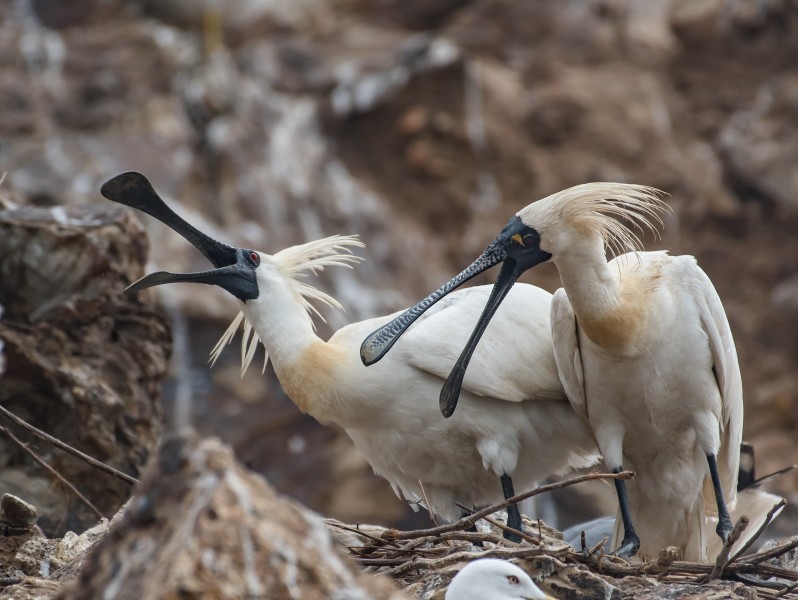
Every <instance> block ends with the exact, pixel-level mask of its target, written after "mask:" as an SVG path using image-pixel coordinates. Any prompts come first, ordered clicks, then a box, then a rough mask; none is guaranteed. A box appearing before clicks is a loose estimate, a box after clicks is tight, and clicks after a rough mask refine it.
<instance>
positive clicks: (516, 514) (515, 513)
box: [501, 473, 524, 542]
mask: <svg viewBox="0 0 798 600" xmlns="http://www.w3.org/2000/svg"><path fill="white" fill-rule="evenodd" d="M501 481H502V492H504V499H505V500H507V499H508V498H512V497H513V496H515V491H513V480H512V479H510V476H509V475H508V474H507V473H505V474H504V475H502V476H501ZM507 527H510V528H511V529H515V530H516V531H523V530H524V525H523V523H522V522H521V511H520V510H518V505H517V504H511V505H510V506H508V507H507ZM504 539H506V540H510V541H511V542H520V541H521V536H520V535H518V534H516V533H510V532H509V531H505V532H504Z"/></svg>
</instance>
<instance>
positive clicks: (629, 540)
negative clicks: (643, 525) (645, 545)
mask: <svg viewBox="0 0 798 600" xmlns="http://www.w3.org/2000/svg"><path fill="white" fill-rule="evenodd" d="M639 549H640V538H639V537H637V536H634V537H632V536H629V537H624V538H623V541H622V542H621V545H620V546H619V547H618V549H617V550H616V551H615V552H614V553H613V554H615V556H620V557H621V558H631V557H632V556H634V555H635V554H637V551H638V550H639Z"/></svg>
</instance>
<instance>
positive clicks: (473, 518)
mask: <svg viewBox="0 0 798 600" xmlns="http://www.w3.org/2000/svg"><path fill="white" fill-rule="evenodd" d="M633 477H634V472H632V471H621V472H620V473H588V474H587V475H580V476H579V477H572V478H571V479H566V480H564V481H560V482H558V483H550V484H548V485H542V486H540V487H538V488H535V489H534V490H530V491H528V492H524V493H523V494H517V495H515V496H513V497H512V498H508V499H507V500H504V501H502V502H499V503H498V504H494V505H493V506H489V507H487V508H483V509H482V510H478V511H477V512H475V513H472V514H470V515H468V516H467V517H463V518H462V519H460V520H459V521H455V522H453V523H447V524H446V525H440V526H438V527H432V528H430V529H417V530H414V531H398V530H396V529H388V530H386V531H385V532H384V533H383V534H382V537H383V538H385V539H392V540H408V539H412V538H417V537H423V536H430V535H438V534H439V533H444V532H447V531H454V530H455V529H467V528H468V527H471V526H472V525H473V524H474V523H476V522H477V521H478V520H479V519H481V518H482V517H485V516H487V515H491V514H493V513H495V512H496V511H497V510H501V509H503V508H507V507H508V506H509V505H511V504H517V503H518V502H521V501H522V500H526V499H527V498H531V497H532V496H537V495H538V494H543V493H545V492H550V491H552V490H560V489H562V488H565V487H568V486H571V485H575V484H577V483H582V482H583V481H592V480H594V479H632V478H633Z"/></svg>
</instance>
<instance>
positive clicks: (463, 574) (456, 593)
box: [444, 558, 547, 600]
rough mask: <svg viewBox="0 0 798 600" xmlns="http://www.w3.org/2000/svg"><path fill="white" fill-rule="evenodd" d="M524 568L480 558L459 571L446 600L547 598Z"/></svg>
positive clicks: (542, 599) (506, 562) (497, 560)
mask: <svg viewBox="0 0 798 600" xmlns="http://www.w3.org/2000/svg"><path fill="white" fill-rule="evenodd" d="M546 598H547V596H546V594H544V593H543V592H542V591H541V590H540V588H539V587H538V586H536V585H535V582H534V581H532V578H531V577H530V576H529V575H527V573H526V572H525V571H524V570H523V569H522V568H521V567H518V566H516V565H514V564H513V563H511V562H508V561H506V560H500V559H498V558H480V559H479V560H475V561H473V562H470V563H468V564H467V565H466V566H465V567H463V568H462V570H461V571H460V572H459V573H458V574H457V575H455V577H454V579H452V582H451V583H450V584H449V587H448V589H447V590H446V595H445V596H444V600H546Z"/></svg>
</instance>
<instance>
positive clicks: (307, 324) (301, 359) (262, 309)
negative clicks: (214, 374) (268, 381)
mask: <svg viewBox="0 0 798 600" xmlns="http://www.w3.org/2000/svg"><path fill="white" fill-rule="evenodd" d="M257 302H258V300H252V301H250V302H248V303H247V306H246V307H245V308H244V312H245V314H246V317H247V319H248V320H249V322H250V323H251V324H252V327H253V328H254V329H255V331H256V332H257V333H258V336H260V339H261V341H262V342H263V345H264V346H265V348H266V351H267V352H268V353H269V356H270V357H271V360H272V365H273V367H274V371H275V373H276V374H277V379H278V380H279V381H280V385H281V386H282V387H283V389H284V390H285V392H286V394H288V397H289V398H291V400H292V401H293V402H294V404H296V405H297V407H298V408H299V409H300V410H301V411H302V412H304V413H307V414H309V415H310V416H312V417H314V418H316V419H317V420H319V421H322V422H328V421H336V420H337V419H336V415H335V407H334V406H333V401H334V399H335V398H334V396H333V395H332V390H334V389H335V385H334V375H335V372H336V368H337V366H338V363H339V362H340V360H339V359H340V356H339V355H340V350H339V349H338V348H337V347H335V346H333V345H331V344H328V343H326V342H324V341H322V340H321V339H320V338H319V337H318V336H317V335H316V333H315V331H314V330H313V322H312V321H311V318H310V315H308V313H307V311H306V310H305V308H304V307H303V306H302V303H301V301H300V299H299V297H298V296H297V294H296V292H294V291H293V290H290V289H285V290H274V289H271V290H270V291H269V299H268V302H267V301H266V300H263V301H262V304H260V305H258V304H257Z"/></svg>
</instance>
